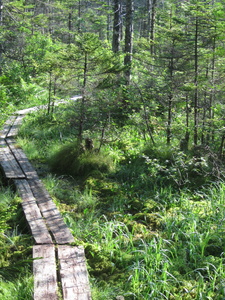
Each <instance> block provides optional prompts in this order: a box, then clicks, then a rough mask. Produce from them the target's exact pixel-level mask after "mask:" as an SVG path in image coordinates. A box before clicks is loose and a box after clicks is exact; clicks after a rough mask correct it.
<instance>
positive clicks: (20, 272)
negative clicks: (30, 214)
mask: <svg viewBox="0 0 225 300" xmlns="http://www.w3.org/2000/svg"><path fill="white" fill-rule="evenodd" d="M26 231H27V229H26V226H25V225H24V223H23V217H22V210H21V207H20V201H19V198H17V197H16V195H15V194H14V193H13V191H12V190H10V189H9V188H5V187H3V186H2V185H1V186H0V298H1V299H4V300H6V299H8V300H10V299H21V300H23V299H27V300H31V299H32V294H33V278H32V271H31V265H32V260H31V250H30V245H31V238H30V236H29V235H28V234H26Z"/></svg>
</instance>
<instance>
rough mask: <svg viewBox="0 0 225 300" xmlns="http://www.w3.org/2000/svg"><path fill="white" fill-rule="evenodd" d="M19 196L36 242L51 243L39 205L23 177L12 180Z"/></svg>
mask: <svg viewBox="0 0 225 300" xmlns="http://www.w3.org/2000/svg"><path fill="white" fill-rule="evenodd" d="M14 183H15V186H16V189H17V191H18V194H19V196H20V197H21V198H22V207H23V211H24V214H25V217H26V220H27V222H28V224H29V227H30V229H31V232H32V235H33V238H34V240H35V242H36V243H37V244H52V238H51V236H50V234H49V232H48V229H47V226H46V224H45V222H44V219H43V218H42V215H41V212H40V209H39V207H38V206H37V203H36V200H35V198H34V196H33V194H32V191H31V189H30V186H29V184H28V182H27V180H25V179H17V180H14Z"/></svg>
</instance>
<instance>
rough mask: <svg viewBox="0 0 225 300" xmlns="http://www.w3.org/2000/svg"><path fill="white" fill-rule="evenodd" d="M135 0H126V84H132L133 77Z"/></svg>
mask: <svg viewBox="0 0 225 300" xmlns="http://www.w3.org/2000/svg"><path fill="white" fill-rule="evenodd" d="M133 7H134V2H133V0H127V1H126V29H125V49H124V52H125V58H124V65H125V80H126V85H129V84H130V79H131V63H132V52H133V11H134V8H133Z"/></svg>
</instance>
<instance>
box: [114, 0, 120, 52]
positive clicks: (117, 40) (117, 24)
mask: <svg viewBox="0 0 225 300" xmlns="http://www.w3.org/2000/svg"><path fill="white" fill-rule="evenodd" d="M121 26H122V22H121V0H114V21H113V39H112V50H113V52H118V51H119V50H120V40H121Z"/></svg>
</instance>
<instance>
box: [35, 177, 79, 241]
mask: <svg viewBox="0 0 225 300" xmlns="http://www.w3.org/2000/svg"><path fill="white" fill-rule="evenodd" d="M29 184H30V187H31V190H32V192H33V194H34V197H35V198H36V201H37V204H38V206H39V208H40V210H41V213H42V216H43V217H44V218H45V220H46V223H47V226H48V228H49V230H50V231H51V232H52V234H53V236H54V238H55V241H56V243H58V244H68V243H72V242H74V237H73V235H72V234H71V232H70V230H69V228H68V227H67V226H66V224H65V222H64V220H63V218H62V216H61V214H60V213H59V211H58V209H57V207H56V205H55V203H54V202H53V201H52V199H51V197H50V195H49V194H48V192H47V191H46V189H45V187H44V186H43V184H42V182H41V181H40V180H30V181H29Z"/></svg>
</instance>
